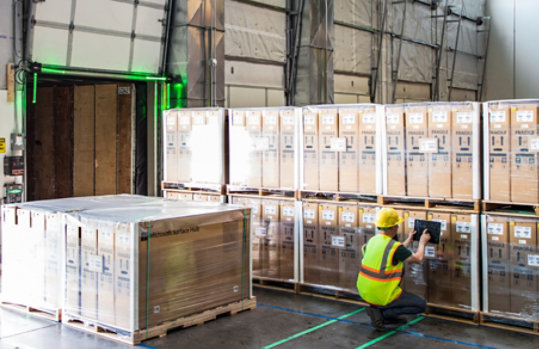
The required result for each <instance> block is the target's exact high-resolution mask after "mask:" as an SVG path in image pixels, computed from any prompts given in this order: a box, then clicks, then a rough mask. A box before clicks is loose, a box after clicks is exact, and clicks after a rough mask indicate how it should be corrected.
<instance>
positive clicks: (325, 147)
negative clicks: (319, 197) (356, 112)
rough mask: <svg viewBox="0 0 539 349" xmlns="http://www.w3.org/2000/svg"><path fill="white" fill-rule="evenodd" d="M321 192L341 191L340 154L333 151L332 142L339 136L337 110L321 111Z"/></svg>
mask: <svg viewBox="0 0 539 349" xmlns="http://www.w3.org/2000/svg"><path fill="white" fill-rule="evenodd" d="M319 115H320V123H319V125H320V160H319V174H320V190H322V191H324V190H325V191H338V190H339V152H337V151H335V150H333V149H332V147H331V145H332V140H333V139H334V138H337V137H338V136H339V114H338V112H337V109H321V110H320V113H319Z"/></svg>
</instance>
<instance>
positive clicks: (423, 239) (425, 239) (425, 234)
mask: <svg viewBox="0 0 539 349" xmlns="http://www.w3.org/2000/svg"><path fill="white" fill-rule="evenodd" d="M429 240H430V234H429V232H428V230H427V229H425V230H423V234H422V235H421V237H420V238H419V243H420V244H423V245H426V244H427V242H429Z"/></svg>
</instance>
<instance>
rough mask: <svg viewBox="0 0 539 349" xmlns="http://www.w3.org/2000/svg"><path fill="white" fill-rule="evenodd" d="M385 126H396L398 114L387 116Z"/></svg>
mask: <svg viewBox="0 0 539 349" xmlns="http://www.w3.org/2000/svg"><path fill="white" fill-rule="evenodd" d="M386 123H387V124H398V123H399V114H387V115H386Z"/></svg>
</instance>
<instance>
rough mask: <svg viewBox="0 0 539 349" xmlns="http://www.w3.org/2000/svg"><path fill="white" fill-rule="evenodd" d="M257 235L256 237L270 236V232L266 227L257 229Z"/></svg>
mask: <svg viewBox="0 0 539 349" xmlns="http://www.w3.org/2000/svg"><path fill="white" fill-rule="evenodd" d="M255 235H256V236H266V235H268V231H267V230H266V228H264V227H257V228H256V229H255Z"/></svg>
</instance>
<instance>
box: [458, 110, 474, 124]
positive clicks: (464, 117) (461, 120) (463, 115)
mask: <svg viewBox="0 0 539 349" xmlns="http://www.w3.org/2000/svg"><path fill="white" fill-rule="evenodd" d="M472 120H473V116H472V113H470V112H460V113H457V123H458V124H471V123H472Z"/></svg>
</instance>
